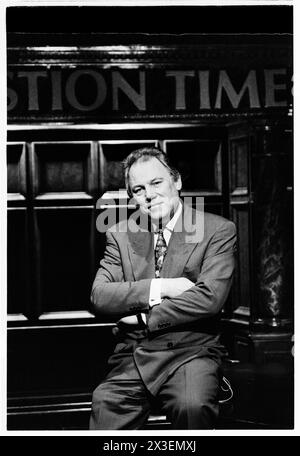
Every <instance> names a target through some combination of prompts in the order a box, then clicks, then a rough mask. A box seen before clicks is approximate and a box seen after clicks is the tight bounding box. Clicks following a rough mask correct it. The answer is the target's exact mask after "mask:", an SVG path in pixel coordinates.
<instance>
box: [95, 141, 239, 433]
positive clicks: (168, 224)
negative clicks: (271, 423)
mask: <svg viewBox="0 0 300 456" xmlns="http://www.w3.org/2000/svg"><path fill="white" fill-rule="evenodd" d="M124 165H125V182H126V186H127V191H128V194H129V196H132V197H133V199H134V201H135V202H136V204H137V206H138V207H139V214H140V216H141V218H140V220H145V219H147V221H150V222H151V223H150V224H149V227H148V225H145V223H144V224H142V225H143V226H141V223H140V224H139V223H138V222H137V221H138V218H137V217H135V218H133V219H131V220H129V222H127V221H123V222H121V223H120V224H119V225H116V226H114V227H112V228H111V229H110V230H108V231H107V244H106V250H105V254H104V258H103V259H102V261H101V262H100V268H99V270H98V272H97V275H96V278H95V281H94V284H93V288H92V297H91V299H92V302H93V305H94V308H95V312H96V313H102V314H105V315H110V316H111V317H112V318H114V319H115V320H116V321H118V323H117V325H118V329H119V332H118V343H117V345H116V348H115V351H114V354H113V355H112V356H111V357H110V359H109V367H110V370H109V373H108V375H107V377H106V379H105V380H104V381H103V382H102V383H101V384H100V385H99V386H98V387H97V388H96V390H95V391H94V393H93V400H92V414H91V419H90V429H111V430H112V429H141V428H143V426H144V424H145V422H146V421H147V418H148V416H149V414H150V406H151V402H152V401H153V398H154V397H155V398H157V399H159V400H160V401H161V404H162V410H163V412H164V413H166V415H167V416H168V418H169V419H170V421H171V423H172V426H173V428H174V429H212V428H213V427H214V426H215V422H216V419H217V417H218V392H219V385H220V367H221V360H222V356H223V355H224V353H225V350H224V348H223V346H222V345H221V343H220V340H219V329H218V322H219V319H220V311H221V309H222V306H223V304H224V302H225V300H226V298H227V296H228V292H229V289H230V286H231V283H232V278H233V270H234V251H235V240H236V234H235V226H234V224H233V223H232V222H230V221H228V220H226V219H224V218H223V217H219V216H216V215H212V214H208V213H204V214H203V213H202V214H200V218H199V213H197V212H196V211H195V210H194V209H192V208H191V207H190V206H187V205H185V204H183V203H182V201H181V199H180V197H179V192H180V190H181V187H182V182H181V177H180V175H179V173H178V171H176V170H175V169H174V168H172V167H171V166H170V164H169V162H168V159H167V156H166V155H165V154H164V153H163V152H162V151H160V150H159V149H156V148H144V149H139V150H136V151H134V152H132V153H131V154H130V155H129V156H128V157H127V159H126V160H125V163H124ZM197 217H198V218H197ZM201 217H202V218H201ZM195 219H196V220H200V221H201V220H202V221H203V222H204V223H203V230H202V229H200V230H198V231H199V232H198V233H197V229H196V234H195V225H194V224H193V220H195ZM196 228H197V227H196Z"/></svg>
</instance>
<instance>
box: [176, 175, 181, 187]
mask: <svg viewBox="0 0 300 456" xmlns="http://www.w3.org/2000/svg"><path fill="white" fill-rule="evenodd" d="M175 187H176V190H178V191H179V190H181V189H182V181H181V176H180V175H179V176H178V179H177V180H176V181H175Z"/></svg>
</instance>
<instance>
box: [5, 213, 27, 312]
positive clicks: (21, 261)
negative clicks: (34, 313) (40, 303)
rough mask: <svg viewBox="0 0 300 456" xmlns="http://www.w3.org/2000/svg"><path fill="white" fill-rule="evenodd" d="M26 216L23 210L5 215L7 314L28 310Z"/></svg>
mask: <svg viewBox="0 0 300 456" xmlns="http://www.w3.org/2000/svg"><path fill="white" fill-rule="evenodd" d="M27 223H28V215H27V210H26V209H25V208H23V209H21V208H18V209H10V210H9V211H8V215H7V232H8V236H7V251H8V256H7V277H8V282H7V299H8V302H7V306H8V313H9V314H22V315H24V314H26V313H27V311H28V310H29V284H30V281H29V269H30V262H29V256H28V248H29V246H28V226H27Z"/></svg>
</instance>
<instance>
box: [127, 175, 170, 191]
mask: <svg viewBox="0 0 300 456" xmlns="http://www.w3.org/2000/svg"><path fill="white" fill-rule="evenodd" d="M163 179H164V178H163V177H154V178H153V179H151V181H150V184H153V182H155V181H157V180H163ZM139 187H144V184H135V185H133V186H132V187H131V190H132V191H133V190H134V189H136V188H139Z"/></svg>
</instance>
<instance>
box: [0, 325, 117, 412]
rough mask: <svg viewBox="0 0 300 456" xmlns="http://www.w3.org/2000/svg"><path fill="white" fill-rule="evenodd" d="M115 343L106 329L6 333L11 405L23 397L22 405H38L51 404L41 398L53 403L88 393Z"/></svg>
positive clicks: (47, 327)
mask: <svg viewBox="0 0 300 456" xmlns="http://www.w3.org/2000/svg"><path fill="white" fill-rule="evenodd" d="M114 344H115V338H114V336H113V335H112V328H111V326H110V325H98V326H97V325H96V326H93V325H91V326H88V325H87V326H85V325H82V326H80V325H74V326H70V327H66V326H63V327H61V328H60V327H59V325H57V326H56V327H49V326H44V327H43V326H41V327H33V328H32V329H29V328H27V329H26V328H25V329H22V328H18V329H16V328H15V329H10V330H9V331H8V366H7V372H8V378H7V381H8V387H9V392H10V396H9V397H10V399H11V402H10V403H11V404H12V405H13V404H15V405H16V403H18V404H19V405H20V406H21V405H22V398H23V404H24V403H26V402H27V403H31V404H42V403H44V402H45V401H47V402H48V403H49V397H48V398H46V397H45V396H52V400H53V401H55V398H57V397H59V396H61V395H62V394H71V393H73V394H75V393H76V394H79V393H88V394H91V392H92V391H93V389H94V388H95V387H96V386H97V385H98V384H99V383H100V381H101V380H102V379H103V377H104V375H105V372H106V369H107V358H108V356H109V354H110V353H111V352H112V351H113V348H114ZM16 398H19V400H17V399H16ZM61 401H62V399H61Z"/></svg>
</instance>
